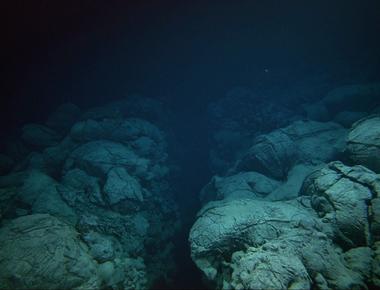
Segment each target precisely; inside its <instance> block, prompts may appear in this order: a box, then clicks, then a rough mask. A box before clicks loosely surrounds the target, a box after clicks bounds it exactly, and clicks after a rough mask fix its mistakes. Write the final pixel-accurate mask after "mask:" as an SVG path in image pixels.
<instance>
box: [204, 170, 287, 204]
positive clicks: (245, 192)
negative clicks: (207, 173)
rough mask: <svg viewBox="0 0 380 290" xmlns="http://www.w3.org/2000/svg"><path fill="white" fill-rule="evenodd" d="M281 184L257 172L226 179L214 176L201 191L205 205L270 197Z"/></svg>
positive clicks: (239, 174) (243, 173)
mask: <svg viewBox="0 0 380 290" xmlns="http://www.w3.org/2000/svg"><path fill="white" fill-rule="evenodd" d="M278 186H280V182H278V181H276V180H273V179H270V178H268V177H266V176H265V175H262V174H260V173H257V172H242V173H238V174H236V175H232V176H228V177H225V178H222V177H218V176H214V177H213V178H212V180H211V181H210V183H208V184H207V185H206V186H205V187H204V188H203V189H202V191H201V193H200V196H201V200H202V202H203V203H205V202H207V201H211V200H220V199H236V198H260V197H266V196H268V195H269V194H270V193H271V192H272V191H274V190H275V189H276V188H277V187H278Z"/></svg>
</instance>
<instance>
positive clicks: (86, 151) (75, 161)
mask: <svg viewBox="0 0 380 290" xmlns="http://www.w3.org/2000/svg"><path fill="white" fill-rule="evenodd" d="M113 167H125V168H126V169H128V170H131V171H132V172H133V173H134V174H137V175H140V176H146V174H147V172H148V167H149V161H148V160H147V159H142V158H139V157H138V156H137V155H136V154H135V153H134V152H133V151H132V150H131V149H129V148H128V147H127V146H125V145H123V144H121V143H116V142H111V141H106V140H99V141H92V142H88V143H85V144H83V145H81V146H79V147H78V148H76V149H75V150H74V151H73V152H72V153H71V154H70V156H69V158H68V159H67V160H66V163H65V167H64V168H65V169H66V170H68V169H71V168H80V169H82V170H84V171H86V172H87V173H88V174H90V175H92V176H100V177H104V176H106V175H107V174H108V172H109V171H110V170H111V169H112V168H113Z"/></svg>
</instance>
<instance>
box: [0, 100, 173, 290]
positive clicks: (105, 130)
mask: <svg viewBox="0 0 380 290" xmlns="http://www.w3.org/2000/svg"><path fill="white" fill-rule="evenodd" d="M117 107H118V106H116V107H114V106H112V107H110V105H105V106H101V107H97V108H92V109H89V110H88V111H87V112H85V113H81V112H80V110H79V109H78V108H76V107H75V106H74V107H73V105H69V104H68V105H64V106H62V107H61V108H60V109H58V110H57V111H56V112H53V114H52V116H50V117H49V118H48V121H47V122H46V124H45V125H38V124H36V125H33V124H32V125H26V126H25V127H24V131H23V135H22V136H20V137H21V138H20V139H21V141H22V142H23V143H22V144H23V146H25V148H26V150H25V153H24V155H23V156H22V154H21V155H20V157H19V158H18V159H15V164H14V165H13V166H12V168H8V169H7V168H6V166H4V167H5V169H7V170H3V171H4V172H6V173H8V174H7V175H3V176H0V221H1V222H2V227H1V236H0V244H1V247H0V252H1V253H0V264H1V265H0V269H1V270H0V272H1V273H0V276H1V275H2V276H1V277H2V280H1V287H0V288H5V289H9V288H24V289H30V288H34V289H105V288H107V289H108V288H109V289H147V288H150V287H152V286H153V285H154V284H155V283H156V282H157V281H158V280H160V279H164V280H165V279H166V280H168V279H169V277H170V276H171V274H172V273H173V272H174V269H175V263H174V257H173V252H172V249H173V243H172V239H173V237H174V235H175V234H176V231H177V230H178V228H179V227H180V221H179V220H180V219H179V214H178V210H177V205H176V203H175V202H174V197H173V188H172V187H171V186H170V178H171V177H170V172H169V166H168V165H169V160H168V154H167V143H166V138H165V133H164V132H163V131H162V129H159V128H158V127H157V126H156V125H155V124H152V123H150V122H148V121H146V120H145V119H141V117H143V116H145V115H146V114H147V112H146V111H144V112H141V114H139V112H138V110H137V108H136V110H135V111H134V114H133V118H131V116H130V115H128V116H127V115H126V113H127V112H128V110H126V112H124V113H123V112H121V111H120V110H118V109H117ZM45 127H46V128H45ZM4 156H7V154H4ZM3 159H4V158H3ZM3 163H4V162H3ZM38 214H42V215H38Z"/></svg>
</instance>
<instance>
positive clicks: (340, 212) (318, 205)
mask: <svg viewBox="0 0 380 290" xmlns="http://www.w3.org/2000/svg"><path fill="white" fill-rule="evenodd" d="M379 193H380V177H379V176H377V175H376V174H375V173H374V172H372V171H370V170H369V169H367V168H365V167H363V166H353V167H348V166H345V165H343V164H342V163H341V162H338V161H336V162H332V163H329V164H328V165H327V166H326V167H325V168H322V169H320V170H318V171H316V172H314V173H313V174H311V175H309V177H308V178H307V179H306V180H305V182H304V185H303V188H302V191H301V194H305V195H309V196H311V205H312V207H313V208H314V210H315V211H316V212H317V213H318V215H319V216H320V217H322V218H324V220H325V221H326V222H329V223H331V224H333V225H335V226H336V231H337V234H338V237H339V239H340V244H341V246H342V247H354V246H368V245H370V243H371V233H370V231H369V229H370V227H369V219H370V217H369V208H368V204H369V203H370V201H371V199H373V198H374V197H376V196H378V195H379Z"/></svg>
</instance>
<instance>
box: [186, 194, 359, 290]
mask: <svg viewBox="0 0 380 290" xmlns="http://www.w3.org/2000/svg"><path fill="white" fill-rule="evenodd" d="M303 204H304V201H303V200H302V199H298V200H293V201H287V202H270V201H262V200H253V199H238V200H236V199H233V200H224V201H218V202H210V203H208V204H207V205H206V206H205V207H204V208H203V209H202V210H201V211H200V212H199V213H198V217H197V220H196V222H195V224H194V225H193V227H192V229H191V232H190V237H189V242H190V246H191V256H192V259H193V260H194V262H195V263H196V265H197V266H198V267H199V268H200V269H201V270H202V271H203V273H204V274H205V276H206V277H207V278H208V279H209V280H212V281H214V282H215V283H216V285H217V287H218V288H222V287H223V288H224V289H230V288H234V289H289V288H288V287H289V286H290V285H291V286H292V287H294V288H296V289H298V288H302V289H303V288H310V286H311V285H313V284H317V281H314V275H315V274H316V273H320V275H319V276H318V281H319V283H321V281H326V284H327V286H328V287H329V288H336V289H346V288H349V287H352V286H353V285H355V286H356V287H363V285H365V284H364V281H365V279H366V276H365V274H361V273H357V272H354V271H353V270H352V269H353V268H354V267H353V265H352V263H351V264H350V263H347V262H346V261H344V259H343V257H342V254H341V252H339V251H338V250H337V247H336V245H335V244H333V243H332V241H333V240H334V239H335V237H336V236H335V234H336V233H335V232H334V226H333V225H332V224H329V223H326V222H324V221H323V220H322V219H320V218H319V217H318V216H317V215H316V214H315V213H314V211H313V210H312V209H311V208H309V207H305V206H304V205H303ZM289 269H292V271H289Z"/></svg>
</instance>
